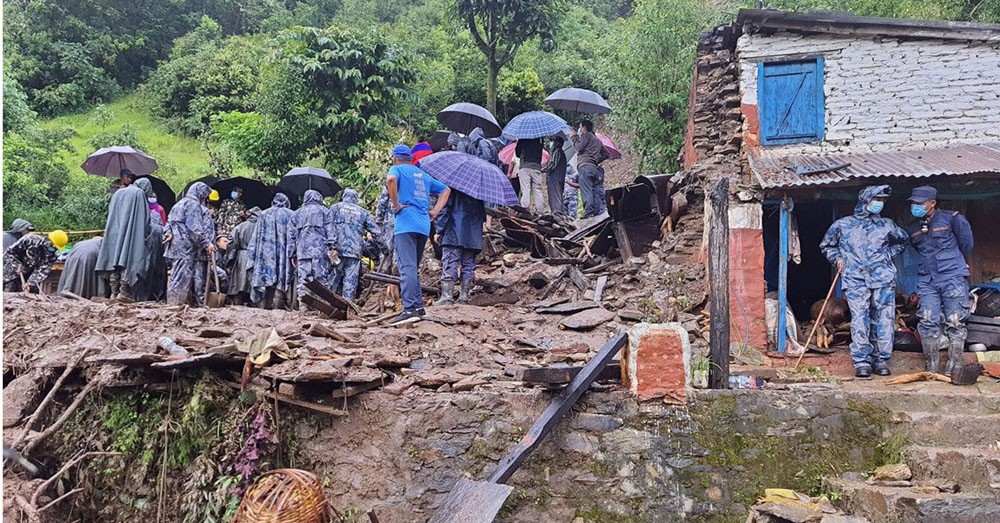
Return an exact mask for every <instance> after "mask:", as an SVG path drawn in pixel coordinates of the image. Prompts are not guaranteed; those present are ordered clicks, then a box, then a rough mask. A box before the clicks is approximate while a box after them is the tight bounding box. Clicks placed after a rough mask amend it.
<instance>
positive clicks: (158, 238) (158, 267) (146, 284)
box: [74, 210, 167, 301]
mask: <svg viewBox="0 0 1000 523" xmlns="http://www.w3.org/2000/svg"><path fill="white" fill-rule="evenodd" d="M149 220H150V228H149V229H150V230H149V236H148V237H147V238H146V250H147V252H148V254H147V255H146V262H145V270H144V272H143V276H142V279H141V280H140V281H139V285H137V286H136V289H135V299H136V301H162V300H164V299H165V298H166V290H167V264H166V260H165V258H164V256H163V252H164V251H163V239H164V233H165V231H164V227H165V225H164V224H163V223H161V222H160V213H158V212H156V211H154V210H151V211H149ZM74 250H75V248H74Z"/></svg>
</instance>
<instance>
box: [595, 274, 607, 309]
mask: <svg viewBox="0 0 1000 523" xmlns="http://www.w3.org/2000/svg"><path fill="white" fill-rule="evenodd" d="M607 284H608V277H607V276H601V277H600V278H597V284H596V285H594V302H595V303H601V298H603V297H604V286H605V285H607Z"/></svg>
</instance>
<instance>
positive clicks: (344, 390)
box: [331, 381, 382, 400]
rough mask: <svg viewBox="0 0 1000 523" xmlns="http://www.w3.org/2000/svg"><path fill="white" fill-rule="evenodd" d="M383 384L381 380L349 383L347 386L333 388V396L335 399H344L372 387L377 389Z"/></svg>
mask: <svg viewBox="0 0 1000 523" xmlns="http://www.w3.org/2000/svg"><path fill="white" fill-rule="evenodd" d="M380 386H382V383H381V382H379V381H372V382H370V383H359V384H357V385H348V386H346V387H341V388H338V389H333V393H332V396H331V397H332V398H333V399H335V400H336V399H343V398H350V397H351V396H357V395H358V394H361V393H362V392H367V391H369V390H372V389H377V388H379V387H380Z"/></svg>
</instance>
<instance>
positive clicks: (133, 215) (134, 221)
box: [95, 178, 153, 286]
mask: <svg viewBox="0 0 1000 523" xmlns="http://www.w3.org/2000/svg"><path fill="white" fill-rule="evenodd" d="M152 193H153V186H152V185H151V184H150V183H149V180H148V179H146V178H139V179H138V180H136V181H135V182H134V183H133V184H132V185H129V186H128V187H123V188H121V189H119V190H117V191H115V193H114V194H113V195H112V196H111V203H110V204H109V205H108V221H107V225H105V227H104V241H103V242H101V252H100V254H99V255H98V256H97V266H96V267H95V269H96V270H97V271H105V272H111V271H121V280H122V283H126V284H128V285H129V286H132V285H135V283H136V282H137V281H139V278H140V277H142V275H143V272H144V271H145V263H146V258H147V256H148V255H149V253H148V252H147V246H146V240H147V237H148V236H149V232H150V216H149V204H148V202H147V201H146V197H147V196H149V195H151V194H152Z"/></svg>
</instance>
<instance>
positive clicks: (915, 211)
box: [910, 203, 927, 218]
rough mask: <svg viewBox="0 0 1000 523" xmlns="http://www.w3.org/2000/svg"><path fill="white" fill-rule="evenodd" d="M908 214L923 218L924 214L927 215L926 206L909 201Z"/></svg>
mask: <svg viewBox="0 0 1000 523" xmlns="http://www.w3.org/2000/svg"><path fill="white" fill-rule="evenodd" d="M910 214H912V215H913V217H914V218H923V217H924V216H927V207H924V204H922V203H911V204H910Z"/></svg>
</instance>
